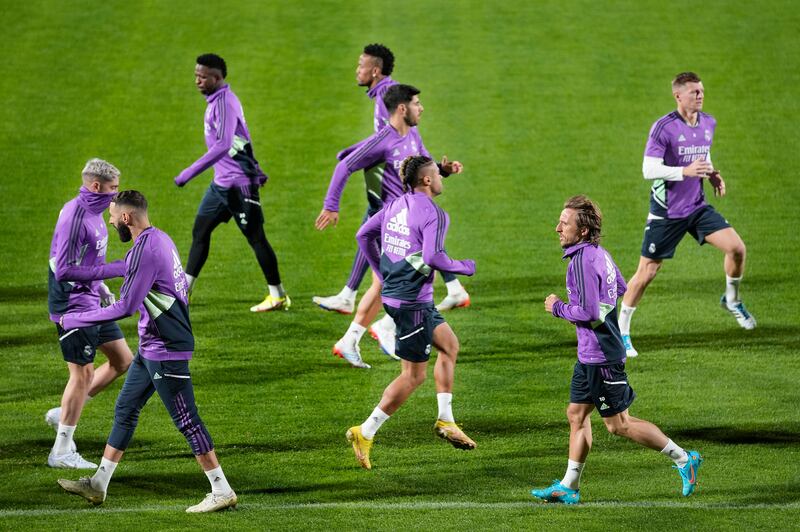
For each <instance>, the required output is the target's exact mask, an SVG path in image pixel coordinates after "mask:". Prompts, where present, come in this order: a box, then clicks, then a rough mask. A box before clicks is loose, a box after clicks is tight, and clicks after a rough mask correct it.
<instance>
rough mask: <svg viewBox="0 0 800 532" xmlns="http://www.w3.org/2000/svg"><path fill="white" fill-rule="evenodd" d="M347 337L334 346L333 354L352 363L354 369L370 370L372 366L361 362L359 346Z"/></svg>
mask: <svg viewBox="0 0 800 532" xmlns="http://www.w3.org/2000/svg"><path fill="white" fill-rule="evenodd" d="M348 336H352V335H345V336H344V337H343V338H342V339H340V340H339V341H338V342H336V344H335V345H334V346H333V354H334V355H336V356H337V357H339V358H343V359H345V360H346V361H348V362H349V363H350V365H351V366H353V367H354V368H362V369H370V368H371V367H372V366H370V365H369V364H367V363H366V362H364V361H363V360H361V349H359V347H358V344H357V343H355V342H354V341H352V340H350V339H348Z"/></svg>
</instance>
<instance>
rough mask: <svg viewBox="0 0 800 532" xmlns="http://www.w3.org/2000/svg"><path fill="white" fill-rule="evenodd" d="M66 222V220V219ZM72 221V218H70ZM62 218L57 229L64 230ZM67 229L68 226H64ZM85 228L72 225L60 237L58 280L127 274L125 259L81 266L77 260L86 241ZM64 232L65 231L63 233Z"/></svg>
mask: <svg viewBox="0 0 800 532" xmlns="http://www.w3.org/2000/svg"><path fill="white" fill-rule="evenodd" d="M64 221H65V222H66V220H64ZM70 221H72V220H70ZM61 222H62V220H61V219H59V221H58V227H57V228H56V231H61V230H62V227H63V226H62V225H61ZM64 229H66V228H64ZM85 230H86V229H85V228H84V227H83V226H82V225H81V226H77V227H71V230H70V232H69V234H68V236H67V237H66V238H59V239H58V243H57V244H56V256H55V259H56V264H55V272H54V274H55V277H56V281H59V282H61V281H83V282H86V281H98V280H103V279H111V278H113V277H122V276H123V275H125V261H124V260H116V261H114V262H107V263H103V264H100V265H94V266H81V265H80V264H77V262H78V261H79V260H80V258H81V247H82V245H83V243H84V238H83V237H84V234H85V233H84V232H85ZM62 234H64V233H62Z"/></svg>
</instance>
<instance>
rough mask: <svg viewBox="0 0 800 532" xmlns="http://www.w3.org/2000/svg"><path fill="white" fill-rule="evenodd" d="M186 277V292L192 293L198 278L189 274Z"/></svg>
mask: <svg viewBox="0 0 800 532" xmlns="http://www.w3.org/2000/svg"><path fill="white" fill-rule="evenodd" d="M185 275H186V291H187V292H191V291H192V288H194V282H195V281H196V280H197V277H193V276H191V275H189V274H188V273H187V274H185Z"/></svg>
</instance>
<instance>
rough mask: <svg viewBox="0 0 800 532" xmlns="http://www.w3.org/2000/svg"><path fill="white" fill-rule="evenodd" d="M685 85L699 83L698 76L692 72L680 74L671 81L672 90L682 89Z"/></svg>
mask: <svg viewBox="0 0 800 532" xmlns="http://www.w3.org/2000/svg"><path fill="white" fill-rule="evenodd" d="M687 83H700V76H698V75H697V74H695V73H694V72H681V73H680V74H678V75H677V76H675V79H673V80H672V88H673V89H677V88H678V87H683V86H684V85H686V84H687Z"/></svg>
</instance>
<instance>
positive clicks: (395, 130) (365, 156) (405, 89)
mask: <svg viewBox="0 0 800 532" xmlns="http://www.w3.org/2000/svg"><path fill="white" fill-rule="evenodd" d="M419 92H420V91H419V89H417V88H415V87H412V86H411V85H402V84H398V85H393V86H392V87H390V88H389V89H388V90H387V91H386V94H385V95H384V97H383V99H384V104H385V105H386V108H387V110H388V111H389V113H390V118H389V125H388V126H386V127H384V128H382V129H381V130H379V131H378V132H377V133H375V134H373V135H372V136H370V137H368V138H366V139H364V140H363V141H361V142H360V143H359V145H358V147H357V148H356V149H355V150H354V151H352V152H351V153H350V154H349V155H348V156H347V157H345V158H344V159H342V160H341V161H340V162H339V163H338V164H337V165H336V168H335V170H334V172H333V176H332V177H331V183H330V186H329V187H328V193H327V195H326V196H325V201H324V204H323V208H322V211H321V212H320V214H319V216H318V217H317V220H316V223H315V226H316V228H317V229H319V230H323V229H325V228H326V227H328V226H329V225H336V224H337V223H338V221H339V199H340V198H341V195H342V190H343V189H344V186H345V185H346V184H347V179H348V178H349V177H350V175H351V174H352V173H353V172H356V171H358V170H362V169H364V168H370V167H374V166H380V171H381V172H382V174H383V180H382V184H381V190H380V192H381V198H380V199H381V201H382V202H387V201H391V200H393V199H395V198H397V197H399V196H400V195H401V194H402V191H403V185H402V183H401V182H400V177H399V175H398V170H399V169H400V163H401V162H402V161H403V159H405V158H406V157H408V156H410V155H425V156H429V153H428V150H427V149H425V145H424V144H423V143H422V137H420V134H419V132H418V131H417V128H416V127H415V126H416V125H417V124H418V123H419V120H420V116H421V115H422V111H423V106H422V104H421V103H420V101H419ZM440 167H441V171H442V173H443V175H445V176H447V175H450V174H451V173H460V172H461V171H462V168H463V167H462V165H461V163H460V162H458V161H448V160H447V158H446V157H445V158H443V159H442V162H441V164H440ZM362 251H363V250H362ZM380 289H381V285H380V282H379V281H378V278H377V276H373V280H372V285H371V286H370V288H369V290H367V292H366V293H365V294H364V296H363V297H362V298H361V301H360V302H359V304H358V309H357V312H356V316H355V319H354V320H353V322H352V323H351V324H350V327H349V328H348V330H347V332H346V333H345V335H344V336H343V337H342V338H341V339H340V340H339V341H338V342H336V344H335V345H334V348H333V352H334V353H335V354H336V355H338V356H340V357H342V358H344V359H345V360H347V361H348V362H349V363H350V364H351V365H353V366H355V367H359V368H369V367H370V366H369V365H368V364H366V363H364V361H363V360H362V359H361V350H360V348H359V346H358V344H359V342H360V340H361V337H362V336H363V335H364V332H366V330H367V327H368V326H369V324H370V323H371V322H372V320H373V319H375V317H376V316H377V314H378V312H380V308H381V301H380ZM389 319H391V317H389ZM381 345H382V347H383V349H384V352H386V353H387V354H389V355H390V356H392V355H394V347H395V346H394V343H393V342H391V343H390V344H389V345H387V346H384V342H381Z"/></svg>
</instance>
